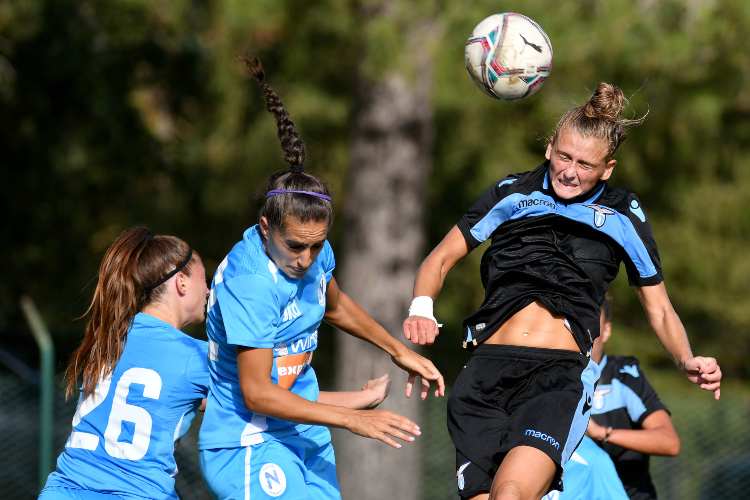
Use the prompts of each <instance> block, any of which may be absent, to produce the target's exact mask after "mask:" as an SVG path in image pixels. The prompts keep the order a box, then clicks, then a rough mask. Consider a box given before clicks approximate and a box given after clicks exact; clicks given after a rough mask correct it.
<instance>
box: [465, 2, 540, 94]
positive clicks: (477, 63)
mask: <svg viewBox="0 0 750 500" xmlns="http://www.w3.org/2000/svg"><path fill="white" fill-rule="evenodd" d="M464 60H465V62H466V69H467V71H468V72H469V75H470V76H471V79H472V80H474V83H476V84H477V86H478V87H479V88H480V89H482V90H483V91H484V92H486V93H487V94H489V95H490V96H492V97H495V98H498V99H505V100H512V99H521V98H524V97H527V96H530V95H531V94H533V93H535V92H537V91H538V90H539V89H540V88H541V86H542V84H543V83H544V80H545V79H546V78H547V77H548V76H549V74H550V70H551V69H552V44H551V43H550V41H549V37H548V36H547V34H546V33H545V32H544V30H542V28H541V27H540V26H539V25H538V24H537V23H535V22H534V21H533V20H531V19H529V18H528V17H526V16H524V15H522V14H516V13H515V12H504V13H502V14H493V15H491V16H490V17H488V18H486V19H484V20H482V22H480V23H479V24H477V26H476V28H474V31H473V32H472V33H471V36H470V37H469V39H468V40H466V48H465V50H464Z"/></svg>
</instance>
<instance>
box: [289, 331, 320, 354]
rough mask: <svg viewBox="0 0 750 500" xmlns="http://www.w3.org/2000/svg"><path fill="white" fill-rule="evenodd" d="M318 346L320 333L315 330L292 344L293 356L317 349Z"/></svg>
mask: <svg viewBox="0 0 750 500" xmlns="http://www.w3.org/2000/svg"><path fill="white" fill-rule="evenodd" d="M317 346H318V331H317V330H315V331H314V332H312V333H311V334H310V335H308V336H307V337H304V338H301V339H297V340H295V341H294V342H292V344H291V346H290V347H291V351H292V353H293V354H296V353H298V352H304V351H309V350H310V349H315V348H316V347H317Z"/></svg>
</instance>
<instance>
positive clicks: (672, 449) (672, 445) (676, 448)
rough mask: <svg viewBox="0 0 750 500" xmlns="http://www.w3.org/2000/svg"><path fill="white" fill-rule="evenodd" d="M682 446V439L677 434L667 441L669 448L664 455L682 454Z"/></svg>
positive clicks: (674, 455)
mask: <svg viewBox="0 0 750 500" xmlns="http://www.w3.org/2000/svg"><path fill="white" fill-rule="evenodd" d="M681 448H682V442H681V441H680V438H679V436H677V434H675V435H674V436H673V437H672V439H670V440H669V442H668V443H667V449H666V453H664V455H666V456H668V457H676V456H677V455H679V454H680V449H681Z"/></svg>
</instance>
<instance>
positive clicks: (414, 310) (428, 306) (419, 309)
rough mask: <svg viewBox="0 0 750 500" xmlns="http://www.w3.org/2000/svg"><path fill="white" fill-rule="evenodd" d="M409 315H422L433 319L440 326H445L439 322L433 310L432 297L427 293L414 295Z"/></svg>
mask: <svg viewBox="0 0 750 500" xmlns="http://www.w3.org/2000/svg"><path fill="white" fill-rule="evenodd" d="M409 316H422V317H423V318H427V319H431V320H432V321H434V322H435V324H436V325H437V326H438V328H440V327H441V326H443V324H442V323H438V322H437V320H436V319H435V315H434V313H433V311H432V297H428V296H427V295H420V296H419V297H414V298H413V299H412V301H411V305H410V306H409Z"/></svg>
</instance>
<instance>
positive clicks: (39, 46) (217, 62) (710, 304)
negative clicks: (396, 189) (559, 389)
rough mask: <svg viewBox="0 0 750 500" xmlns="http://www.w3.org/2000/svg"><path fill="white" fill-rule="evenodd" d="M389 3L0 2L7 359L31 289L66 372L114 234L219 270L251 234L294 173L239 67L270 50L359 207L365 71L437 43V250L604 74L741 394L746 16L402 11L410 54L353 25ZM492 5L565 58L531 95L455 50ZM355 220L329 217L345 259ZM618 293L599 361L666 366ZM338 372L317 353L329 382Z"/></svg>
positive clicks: (713, 0)
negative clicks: (539, 32) (135, 233)
mask: <svg viewBox="0 0 750 500" xmlns="http://www.w3.org/2000/svg"><path fill="white" fill-rule="evenodd" d="M379 3H381V2H374V1H371V0H356V1H355V0H321V1H317V2H308V1H304V0H253V1H252V2H246V1H241V0H226V1H218V0H213V1H212V0H192V1H191V0H170V1H167V0H110V1H106V2H105V1H96V0H5V1H4V2H2V3H0V141H2V153H3V159H2V169H3V179H4V181H5V185H6V191H5V192H6V194H5V196H3V197H2V200H0V207H2V212H3V213H4V214H5V216H4V217H5V220H4V222H3V224H2V233H0V237H1V238H2V244H3V249H4V254H5V258H4V259H3V261H4V262H5V271H4V273H3V279H2V280H0V331H2V332H3V335H2V337H0V346H4V347H6V348H9V347H10V346H11V345H12V346H14V350H15V351H18V352H19V353H20V354H19V355H20V356H25V357H27V358H28V360H30V362H32V363H33V360H34V356H35V351H34V348H33V346H32V345H31V344H30V340H27V339H28V335H27V334H26V328H25V326H24V324H23V320H22V317H21V315H20V312H19V310H18V298H19V296H20V295H21V294H22V293H26V294H29V295H30V296H32V297H33V298H34V299H35V300H36V301H37V303H38V304H39V305H40V308H41V309H42V312H43V313H44V315H45V317H46V318H47V320H48V321H49V323H50V326H51V329H52V330H53V332H54V334H55V338H56V341H57V343H58V351H59V353H60V354H59V366H60V367H61V366H62V365H63V364H64V362H65V360H66V359H67V355H68V353H69V352H70V350H71V349H72V347H73V346H74V344H75V343H76V342H77V341H78V339H79V338H80V334H81V331H82V326H83V325H82V324H81V322H76V321H75V318H76V317H77V316H79V315H80V314H81V313H82V312H83V311H84V310H85V308H86V305H87V301H88V300H89V297H90V294H91V292H92V290H93V285H94V283H95V281H94V280H95V276H96V271H97V264H98V261H99V259H100V258H101V255H102V253H103V251H104V249H105V248H106V246H107V245H108V244H109V242H110V241H111V240H112V239H113V238H114V237H115V236H116V235H117V234H118V233H119V232H120V231H121V230H122V229H124V228H125V227H128V226H131V225H134V224H146V225H148V226H150V227H152V228H153V229H154V230H156V231H158V232H166V233H173V234H177V235H180V236H182V237H184V238H185V239H186V240H187V241H189V242H190V243H191V244H192V245H194V246H195V247H196V248H197V249H198V250H199V251H200V252H201V254H202V255H203V256H204V258H205V260H206V263H207V269H208V271H209V273H210V272H212V271H213V269H214V268H215V266H216V264H217V263H218V262H219V261H220V260H221V259H222V258H223V255H224V254H225V253H226V252H227V250H228V249H229V248H230V247H231V245H232V244H233V243H234V242H235V241H236V240H238V239H239V238H240V236H241V232H242V230H243V229H244V228H245V227H247V226H248V225H250V224H252V223H253V221H254V220H255V217H256V215H255V214H256V209H257V206H258V203H257V200H258V195H259V194H260V193H262V192H263V188H264V180H265V178H266V177H267V176H268V174H269V173H271V172H273V171H275V170H277V169H279V168H282V167H283V166H284V165H283V162H282V160H281V156H280V150H279V147H278V144H277V140H276V137H275V126H274V123H273V119H272V117H271V116H270V115H269V114H268V113H267V112H265V110H264V109H263V103H262V100H261V98H260V96H259V92H258V91H257V89H256V88H255V86H254V84H253V83H252V82H249V81H248V80H247V79H246V78H245V77H244V76H243V73H242V66H241V65H240V64H239V63H238V62H237V56H238V55H239V54H242V53H244V52H246V51H250V52H252V53H255V54H258V55H260V56H261V57H262V58H263V61H264V63H265V66H266V68H267V73H268V75H269V79H270V81H271V83H272V84H273V85H274V87H275V88H276V89H277V90H278V91H279V93H280V94H281V95H282V97H283V99H284V101H285V103H286V104H287V107H288V108H289V109H290V111H291V113H292V116H293V118H294V120H295V121H296V123H297V125H298V127H299V129H300V130H301V132H302V135H303V137H304V138H305V140H306V142H307V145H308V162H307V165H308V169H309V170H310V171H312V172H313V173H315V174H317V175H319V176H321V177H323V178H324V179H325V180H326V181H327V182H328V184H329V185H330V187H331V189H332V190H333V192H334V194H335V197H336V201H337V205H338V207H339V211H341V208H342V207H343V206H345V205H347V204H352V203H354V204H356V203H357V200H353V199H350V198H349V197H348V196H347V193H346V192H344V191H343V186H344V181H345V178H346V175H356V174H357V172H356V166H353V167H352V168H351V169H350V168H349V145H350V120H351V116H352V113H353V112H354V109H353V106H354V105H355V104H354V102H355V101H354V99H353V94H354V89H353V86H354V74H355V73H356V71H357V69H358V67H359V61H360V59H362V58H363V53H364V51H367V53H368V55H369V57H367V66H366V67H365V68H363V69H362V70H363V71H365V72H368V73H369V74H371V75H374V76H376V75H377V74H378V73H379V72H381V71H383V70H384V69H385V68H389V69H392V68H394V67H396V68H399V69H400V70H401V71H403V72H404V74H406V75H408V76H409V77H410V78H421V77H423V75H420V74H416V71H413V68H409V67H408V66H406V64H405V63H404V62H403V61H402V58H401V57H400V56H401V55H403V53H404V51H414V50H426V51H432V53H433V57H434V70H433V72H432V75H431V78H433V82H432V84H433V97H432V99H433V106H434V117H435V123H434V126H435V139H434V158H433V161H434V164H433V171H432V174H431V176H430V178H429V186H428V189H429V196H428V207H427V210H426V213H427V214H428V216H427V220H425V221H424V224H425V227H426V230H427V237H428V244H429V246H430V247H431V246H433V245H434V244H436V243H437V242H438V241H439V240H440V239H441V237H442V235H443V234H444V233H445V232H447V231H448V229H449V228H450V227H451V226H452V225H453V224H454V223H455V222H456V220H457V219H458V218H459V217H460V216H461V214H462V213H463V211H464V210H465V209H466V208H467V207H468V206H469V205H470V204H471V203H472V201H473V200H474V199H475V198H476V197H477V196H478V195H479V194H480V192H481V191H482V190H483V189H485V188H486V187H487V186H488V185H489V184H490V183H492V182H493V181H494V180H495V179H498V178H500V177H503V176H505V175H506V174H508V173H511V172H519V171H524V170H528V169H530V168H532V167H534V166H535V165H536V164H538V163H539V162H540V161H541V159H542V155H543V152H544V145H545V140H546V137H547V136H548V135H549V134H550V132H551V131H552V130H553V128H554V126H555V123H556V121H557V119H558V117H559V116H560V115H561V114H562V113H563V112H564V111H565V110H566V109H568V108H569V107H570V106H572V105H574V104H578V103H581V102H583V101H584V100H585V99H586V98H587V97H588V96H589V94H590V92H591V91H592V90H593V89H594V88H595V86H596V84H597V82H599V81H609V82H614V83H617V84H618V85H619V86H621V87H622V88H623V89H624V91H625V93H626V94H627V95H628V96H630V99H631V107H630V108H629V112H630V113H631V114H632V116H634V117H635V116H640V115H643V114H646V113H648V117H647V119H646V121H645V123H644V124H643V125H642V126H640V127H638V128H635V129H633V130H632V132H631V134H630V137H629V138H628V140H627V141H626V143H625V144H624V145H623V147H622V148H621V150H620V152H619V154H618V159H619V163H618V167H617V169H616V171H615V175H614V178H613V183H614V184H617V185H624V186H628V187H630V188H632V189H633V190H634V191H636V192H637V193H639V195H640V196H641V198H642V201H643V204H644V206H645V208H646V211H647V214H648V215H649V216H650V219H651V222H652V224H653V226H654V230H655V234H656V238H657V241H658V243H659V246H660V251H661V256H662V260H663V264H664V271H665V276H666V283H667V286H668V288H669V290H670V294H671V297H672V300H673V302H674V303H675V306H676V308H677V310H678V312H679V313H680V315H681V317H682V319H683V321H684V322H685V324H686V326H687V329H688V332H689V334H690V337H691V339H692V341H693V344H694V350H695V351H696V352H699V353H710V354H711V355H716V356H717V357H718V358H719V359H720V360H721V362H722V366H723V368H724V371H725V373H726V374H727V375H728V376H729V377H730V380H731V379H735V378H740V379H747V377H748V375H750V365H748V364H747V362H746V359H747V358H748V355H750V298H749V297H750V296H749V294H748V293H747V291H748V283H749V282H750V263H749V262H750V261H748V259H747V258H746V257H745V255H746V254H745V253H744V251H745V249H746V247H747V244H748V240H749V239H750V209H749V207H750V172H749V171H748V168H747V166H746V165H745V163H746V161H747V156H748V150H749V149H750V85H748V77H749V76H750V54H749V53H748V51H747V50H744V49H743V48H742V47H744V43H745V42H746V38H747V36H748V34H749V33H750V4H748V2H745V1H744V0H681V1H677V0H663V1H655V0H638V1H633V0H609V1H607V2H597V1H591V0H579V1H569V2H557V3H555V4H554V5H552V4H550V3H549V2H545V1H542V0H533V1H507V2H503V3H502V4H499V3H498V2H496V1H486V0H485V1H475V2H471V3H470V4H466V3H464V2H449V1H438V0H419V1H412V2H407V1H405V0H404V1H395V0H394V1H393V2H390V4H391V7H392V8H395V9H398V12H399V15H398V16H396V17H395V18H396V19H403V20H405V25H406V21H408V20H410V19H412V16H415V17H419V16H423V17H424V16H429V17H430V18H431V19H432V20H433V21H434V22H435V23H436V24H435V26H436V28H435V29H440V30H441V34H440V36H439V37H438V39H437V42H430V43H426V44H425V45H424V46H420V45H419V44H416V46H415V44H414V41H413V40H412V41H411V42H410V45H408V46H406V45H405V44H404V43H403V42H404V40H405V39H406V38H405V34H404V33H403V29H401V27H400V25H399V23H398V22H389V23H385V22H383V23H379V22H371V23H368V24H367V28H366V29H364V30H363V29H362V28H361V25H360V24H358V23H357V22H356V19H357V17H356V16H355V11H356V12H365V13H367V12H368V8H372V9H373V15H374V16H376V15H377V9H376V8H375V7H377V5H376V4H379ZM499 9H501V10H512V11H518V12H522V13H524V14H526V15H529V16H531V17H533V18H534V19H536V20H537V21H539V23H540V24H541V25H542V26H543V27H544V29H545V30H546V31H547V33H548V34H549V36H550V38H551V40H552V42H553V46H554V50H555V59H554V68H553V72H552V76H551V77H550V78H549V80H548V81H547V82H546V83H545V86H544V87H543V89H542V90H541V92H540V93H539V94H537V95H535V96H533V97H531V98H529V99H526V100H523V101H519V102H512V103H509V102H500V101H494V100H491V99H490V98H488V97H486V96H485V95H483V94H482V93H480V92H479V91H478V90H477V89H475V88H474V87H473V84H472V83H471V82H470V80H469V78H468V77H467V75H466V72H465V70H464V67H463V60H462V58H463V46H464V45H463V44H464V40H465V38H466V37H467V35H468V34H469V33H470V32H471V29H472V28H473V26H474V25H475V24H476V23H477V22H478V21H479V20H480V19H481V18H483V17H485V16H487V15H489V14H490V13H493V12H497V11H498V10H499ZM391 19H393V18H391ZM376 21H377V20H376ZM404 168H409V165H404ZM349 206H351V205H349ZM397 222H398V221H394V223H397ZM346 230H347V228H346V227H345V226H344V225H343V224H342V221H341V219H339V221H338V223H337V224H336V225H335V227H334V231H333V234H332V236H331V239H332V241H333V243H334V247H335V246H336V241H337V240H338V239H340V238H341V235H342V234H343V233H344V232H345V231H346ZM480 256H481V251H477V252H474V253H473V254H472V255H471V256H470V257H469V258H467V259H466V260H465V261H464V262H462V263H461V264H460V265H459V266H458V268H457V269H456V270H454V272H452V274H451V275H450V276H449V278H448V281H447V284H446V287H445V291H444V293H443V294H442V296H441V297H440V300H439V301H438V303H437V315H438V317H439V318H440V319H441V320H442V321H443V322H444V323H445V324H446V327H445V328H444V331H443V336H444V337H448V338H444V339H442V341H441V342H440V343H438V345H436V346H435V347H432V348H430V350H429V351H428V352H429V353H430V354H432V356H434V357H435V359H436V361H437V363H438V365H440V366H441V367H442V368H443V370H444V371H445V373H446V375H447V377H448V379H449V380H452V377H453V374H454V373H455V372H456V371H457V369H458V367H459V366H460V364H461V363H460V361H461V359H462V358H463V354H458V345H459V344H458V339H459V329H460V322H461V319H462V318H463V316H465V315H466V314H468V313H469V312H470V311H472V310H473V308H475V307H476V306H477V305H478V304H479V303H480V302H481V299H482V294H483V291H482V289H481V285H480V283H479V280H478V260H479V258H480ZM356 258H357V256H356V255H339V259H356ZM361 265H363V266H366V265H367V262H362V263H361ZM622 274H624V273H622ZM627 288H628V287H627V283H626V280H624V279H623V276H621V277H620V278H618V280H617V281H616V283H615V285H614V287H613V294H614V297H615V308H614V310H615V320H616V324H617V325H618V326H617V328H618V333H620V332H621V334H617V335H616V337H615V339H614V341H613V344H612V347H611V348H610V349H609V350H610V351H612V352H624V351H627V352H630V353H634V354H637V355H639V356H640V357H641V358H642V359H643V360H644V362H645V364H647V365H650V366H652V367H655V368H660V367H662V366H665V367H667V366H668V365H670V364H671V362H670V361H669V360H667V357H666V356H665V354H664V352H663V350H662V349H661V348H660V347H659V346H658V343H657V342H656V340H655V339H653V334H652V333H650V331H649V330H648V328H647V325H646V322H645V319H644V315H643V313H642V312H641V311H640V306H639V304H638V302H637V299H636V298H635V294H633V293H632V292H630V291H628V290H627ZM373 313H374V315H375V316H377V311H373ZM394 333H396V334H398V333H399V332H394ZM324 344H325V343H324ZM332 344H333V343H332V342H331V343H329V345H332ZM24 346H25V347H24ZM327 349H329V351H328V352H329V354H328V356H330V349H332V347H329V348H327ZM323 359H329V360H330V359H333V358H331V357H328V358H325V357H324V358H323ZM332 370H333V368H332V367H331V368H327V367H326V366H325V363H323V366H321V368H320V371H322V372H323V373H322V377H323V378H324V380H330V377H331V375H330V373H331V372H332Z"/></svg>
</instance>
